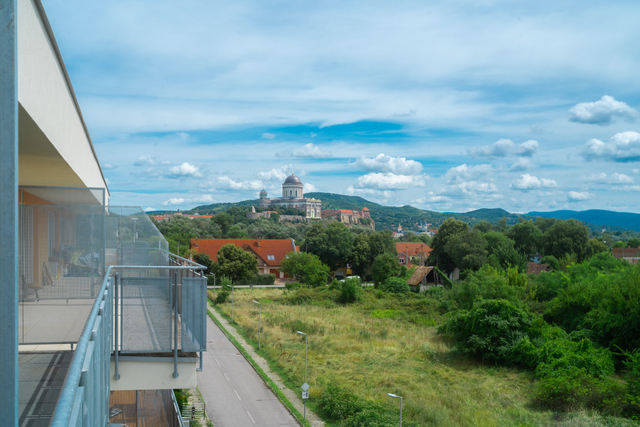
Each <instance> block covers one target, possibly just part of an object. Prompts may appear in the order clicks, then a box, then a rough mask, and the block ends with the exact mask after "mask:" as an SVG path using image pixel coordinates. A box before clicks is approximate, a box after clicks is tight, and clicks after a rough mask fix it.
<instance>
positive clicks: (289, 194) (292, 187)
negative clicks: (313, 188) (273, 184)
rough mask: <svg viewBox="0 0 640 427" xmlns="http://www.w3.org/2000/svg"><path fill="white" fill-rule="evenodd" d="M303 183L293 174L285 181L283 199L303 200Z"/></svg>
mask: <svg viewBox="0 0 640 427" xmlns="http://www.w3.org/2000/svg"><path fill="white" fill-rule="evenodd" d="M302 188H303V185H302V181H300V178H298V177H297V176H295V175H294V174H293V173H291V175H289V176H288V177H287V179H285V180H284V183H283V184H282V198H283V199H302V198H303V197H304V195H303V192H302Z"/></svg>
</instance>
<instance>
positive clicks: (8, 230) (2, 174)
mask: <svg viewBox="0 0 640 427" xmlns="http://www.w3.org/2000/svg"><path fill="white" fill-rule="evenodd" d="M16 3H17V2H16V0H0V245H1V248H0V342H2V345H0V361H2V363H0V379H1V380H2V383H3V386H2V387H0V402H2V404H1V405H0V420H2V424H3V425H6V426H17V425H18V417H19V415H18V381H19V378H18V282H19V270H18V264H19V257H18V251H19V245H18V223H19V219H18V61H17V59H18V55H17V51H18V48H17V32H16V18H17V4H16Z"/></svg>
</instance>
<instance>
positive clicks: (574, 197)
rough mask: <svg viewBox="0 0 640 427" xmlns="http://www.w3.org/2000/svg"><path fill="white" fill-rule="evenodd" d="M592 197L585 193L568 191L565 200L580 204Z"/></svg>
mask: <svg viewBox="0 0 640 427" xmlns="http://www.w3.org/2000/svg"><path fill="white" fill-rule="evenodd" d="M592 197H593V194H591V193H588V192H586V191H582V192H578V191H569V194H568V195H567V199H568V201H570V202H581V201H584V200H589V199H591V198H592Z"/></svg>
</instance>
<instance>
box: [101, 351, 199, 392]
mask: <svg viewBox="0 0 640 427" xmlns="http://www.w3.org/2000/svg"><path fill="white" fill-rule="evenodd" d="M196 363H197V362H196V359H195V358H193V359H186V360H185V361H178V373H179V375H178V378H173V359H172V358H170V357H134V356H121V357H120V360H119V361H118V372H119V373H120V379H119V380H117V381H116V380H114V379H113V375H114V373H115V362H114V361H113V360H111V373H110V378H111V390H163V389H176V388H195V386H196Z"/></svg>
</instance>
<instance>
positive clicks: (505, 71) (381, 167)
mask: <svg viewBox="0 0 640 427" xmlns="http://www.w3.org/2000/svg"><path fill="white" fill-rule="evenodd" d="M43 4H44V6H45V9H46V11H47V14H48V16H49V19H50V21H51V24H52V27H53V29H54V33H55V34H56V38H57V41H58V44H59V46H60V50H61V53H62V56H63V58H64V60H65V63H66V65H67V68H68V71H69V74H70V76H71V80H72V82H73V84H74V89H75V91H76V95H77V97H78V100H79V102H80V105H81V107H82V110H83V114H84V117H85V121H86V122H87V125H88V127H89V130H90V132H91V135H92V138H93V142H94V145H95V148H96V151H97V153H98V156H99V158H100V161H101V164H102V166H103V170H104V174H105V176H106V178H107V179H108V184H109V190H110V192H111V204H114V205H139V206H142V207H143V208H145V209H178V208H179V209H188V208H191V207H194V206H197V205H201V204H209V203H214V202H233V201H239V200H245V199H248V198H257V195H258V192H259V191H260V190H261V189H263V188H264V189H266V190H267V191H268V192H269V193H270V195H277V194H278V193H279V191H280V185H281V183H282V181H283V180H284V178H285V177H286V175H287V174H290V173H291V172H292V171H293V172H295V173H296V175H298V176H300V178H301V179H302V181H303V182H304V184H305V187H306V191H314V190H317V191H325V192H332V193H340V194H349V195H358V196H362V197H364V198H366V199H369V200H371V201H374V202H378V203H382V204H387V205H405V204H410V205H412V206H415V207H418V208H422V209H428V210H436V211H456V212H464V211H469V210H473V209H477V208H483V207H502V208H504V209H506V210H508V211H511V212H528V211H532V210H542V211H547V210H556V209H575V210H585V209H610V210H616V211H627V212H636V213H640V173H639V169H640V113H639V110H640V89H639V87H640V86H639V85H638V70H639V69H640V55H638V54H637V52H638V49H637V41H638V40H640V26H638V25H637V17H638V16H640V3H639V2H633V1H609V2H606V3H605V2H589V1H580V2H578V1H563V2H558V1H545V0H542V1H537V2H531V1H498V0H495V1H493V0H486V1H478V0H474V1H429V2H425V1H402V0H399V1H394V2H387V1H375V0H367V1H350V2H344V1H322V0H318V1H314V2H309V1H276V0H274V1H267V2H265V1H250V0H235V1H233V2H228V1H227V2H222V1H215V0H206V1H199V0H186V1H183V2H175V1H171V2H170V1H164V0H156V1H153V2H152V1H146V0H145V1H142V0H139V1H136V0H127V1H121V0H110V1H107V2H87V1H78V0H64V1H63V0H43Z"/></svg>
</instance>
